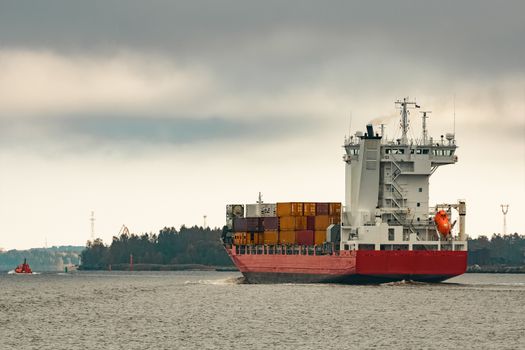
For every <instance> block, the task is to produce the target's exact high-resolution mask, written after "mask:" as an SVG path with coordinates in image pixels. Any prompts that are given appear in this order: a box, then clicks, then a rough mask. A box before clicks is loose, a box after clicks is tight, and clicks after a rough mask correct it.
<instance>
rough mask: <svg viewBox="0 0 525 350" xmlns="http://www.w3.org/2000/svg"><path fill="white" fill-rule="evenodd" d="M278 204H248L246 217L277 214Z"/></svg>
mask: <svg viewBox="0 0 525 350" xmlns="http://www.w3.org/2000/svg"><path fill="white" fill-rule="evenodd" d="M276 210H277V205H276V204H275V203H256V204H246V217H247V218H259V217H269V216H276Z"/></svg>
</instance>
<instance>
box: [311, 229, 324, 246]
mask: <svg viewBox="0 0 525 350" xmlns="http://www.w3.org/2000/svg"><path fill="white" fill-rule="evenodd" d="M325 241H326V231H315V233H314V244H316V245H321V244H323V243H324V242H325Z"/></svg>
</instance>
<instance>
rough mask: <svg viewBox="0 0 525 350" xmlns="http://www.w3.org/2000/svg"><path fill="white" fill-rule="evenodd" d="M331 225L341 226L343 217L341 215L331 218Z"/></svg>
mask: <svg viewBox="0 0 525 350" xmlns="http://www.w3.org/2000/svg"><path fill="white" fill-rule="evenodd" d="M330 218H331V219H330V224H339V223H341V216H340V215H334V216H330Z"/></svg>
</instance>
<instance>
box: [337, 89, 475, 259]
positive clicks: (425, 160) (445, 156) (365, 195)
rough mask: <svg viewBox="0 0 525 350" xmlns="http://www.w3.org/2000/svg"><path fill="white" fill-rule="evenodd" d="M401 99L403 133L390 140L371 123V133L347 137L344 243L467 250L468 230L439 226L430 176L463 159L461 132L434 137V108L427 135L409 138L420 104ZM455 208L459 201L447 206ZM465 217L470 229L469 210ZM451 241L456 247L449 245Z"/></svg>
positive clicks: (346, 244)
mask: <svg viewBox="0 0 525 350" xmlns="http://www.w3.org/2000/svg"><path fill="white" fill-rule="evenodd" d="M396 104H398V105H399V107H400V115H401V121H400V125H401V131H402V136H401V138H399V139H395V140H388V139H387V138H386V137H384V136H383V135H379V134H378V133H374V129H373V126H372V125H367V131H366V133H363V132H356V133H355V134H354V135H352V136H350V137H349V138H347V139H346V140H345V143H344V148H345V151H346V152H345V153H346V154H345V155H344V157H343V160H344V161H345V163H346V176H345V177H346V192H345V202H346V205H345V207H344V208H343V214H342V228H341V234H342V236H341V241H342V242H341V249H345V248H346V247H349V246H350V247H351V246H353V247H355V249H358V247H359V246H360V245H361V247H368V248H370V247H373V249H375V250H380V249H387V248H386V247H390V249H394V247H395V246H397V248H400V249H405V248H406V249H409V250H412V249H414V247H420V246H426V247H427V248H428V249H431V250H433V249H435V250H441V249H451V250H466V242H465V240H466V236H465V232H459V234H458V235H456V236H454V235H453V234H452V233H450V234H449V235H446V236H443V235H442V234H440V233H439V232H438V230H437V229H436V224H435V223H434V220H433V218H434V217H433V215H434V214H435V212H436V209H437V208H436V207H430V204H429V178H430V176H432V174H433V173H434V172H435V171H436V170H437V168H438V167H440V166H443V165H448V164H454V163H456V162H457V161H458V157H457V155H456V149H457V145H456V141H455V135H454V134H453V133H447V134H445V135H444V136H443V135H441V136H439V137H438V138H432V137H428V132H427V129H426V119H427V118H428V114H429V113H430V112H423V113H422V119H423V130H422V136H421V138H420V139H415V140H414V139H408V137H407V132H408V125H409V123H408V115H409V112H408V109H409V108H410V107H411V106H413V107H414V108H419V106H418V105H417V104H416V103H415V102H410V101H408V99H403V100H402V101H398V102H396ZM454 208H456V209H457V208H458V206H457V204H451V205H448V206H445V207H444V209H445V210H446V212H447V214H448V218H451V216H452V210H453V209H454ZM440 209H441V207H440ZM460 220H462V224H461V225H460V228H462V229H463V231H464V215H462V216H460ZM344 241H346V243H345V242H344ZM446 246H450V247H448V248H443V247H446ZM425 249H426V248H425Z"/></svg>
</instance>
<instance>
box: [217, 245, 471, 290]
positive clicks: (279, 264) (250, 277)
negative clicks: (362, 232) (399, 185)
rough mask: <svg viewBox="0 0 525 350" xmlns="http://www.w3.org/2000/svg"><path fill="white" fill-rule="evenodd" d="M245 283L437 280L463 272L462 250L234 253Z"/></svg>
mask: <svg viewBox="0 0 525 350" xmlns="http://www.w3.org/2000/svg"><path fill="white" fill-rule="evenodd" d="M227 251H228V254H229V255H230V257H231V259H232V260H233V262H234V264H235V266H237V268H238V269H239V271H240V272H241V273H242V274H243V275H244V277H245V278H246V281H247V282H248V283H348V284H354V283H357V284H359V283H384V282H393V281H401V280H412V281H422V282H441V281H444V280H446V279H449V278H451V277H454V276H458V275H461V274H463V273H465V271H466V268H467V252H466V251H408V250H403V251H371V250H360V251H342V252H340V253H337V254H332V255H282V254H236V253H235V251H234V250H232V249H227Z"/></svg>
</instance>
